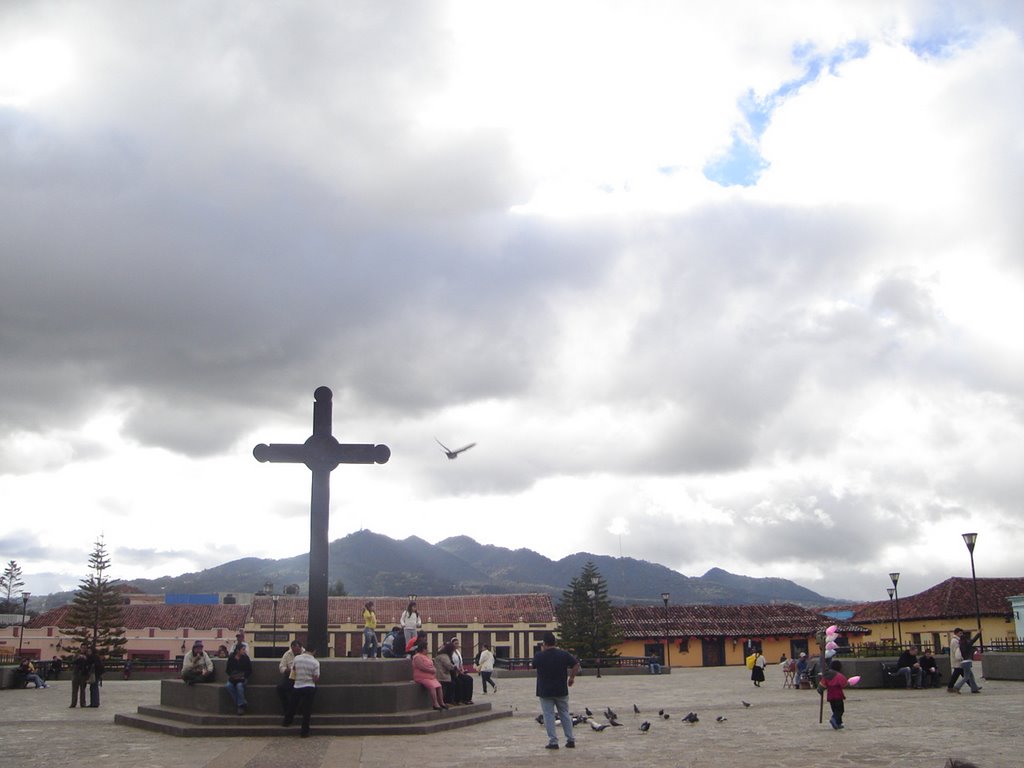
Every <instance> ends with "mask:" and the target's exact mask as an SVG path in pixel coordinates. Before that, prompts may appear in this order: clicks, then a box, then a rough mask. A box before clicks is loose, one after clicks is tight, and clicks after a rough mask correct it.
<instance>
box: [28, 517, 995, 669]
mask: <svg viewBox="0 0 1024 768" xmlns="http://www.w3.org/2000/svg"><path fill="white" fill-rule="evenodd" d="M963 536H964V544H966V545H967V551H968V552H970V553H971V583H972V584H973V585H974V617H975V618H976V619H977V621H978V648H979V649H983V648H984V646H985V641H984V640H982V639H981V606H980V604H979V603H978V576H977V574H975V572H974V545H975V543H977V541H978V534H976V533H965V534H964V535H963ZM22 623H24V622H22Z"/></svg>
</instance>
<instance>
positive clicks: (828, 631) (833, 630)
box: [825, 624, 839, 635]
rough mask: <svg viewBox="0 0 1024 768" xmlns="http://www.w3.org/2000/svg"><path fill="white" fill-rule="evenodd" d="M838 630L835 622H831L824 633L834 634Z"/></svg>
mask: <svg viewBox="0 0 1024 768" xmlns="http://www.w3.org/2000/svg"><path fill="white" fill-rule="evenodd" d="M838 631H839V628H838V627H837V626H836V625H835V624H833V625H832V626H831V627H829V628H828V629H826V630H825V634H826V635H834V634H835V633H836V632H838Z"/></svg>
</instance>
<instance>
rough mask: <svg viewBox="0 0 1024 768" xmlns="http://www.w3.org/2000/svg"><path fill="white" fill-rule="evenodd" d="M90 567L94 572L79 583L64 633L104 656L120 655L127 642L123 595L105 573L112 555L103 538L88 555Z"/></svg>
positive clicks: (63, 628) (62, 630)
mask: <svg viewBox="0 0 1024 768" xmlns="http://www.w3.org/2000/svg"><path fill="white" fill-rule="evenodd" d="M89 566H90V567H91V568H92V573H90V574H89V575H88V576H87V577H86V578H84V579H83V580H82V581H81V583H80V584H79V587H78V591H76V592H75V596H74V598H72V600H71V607H70V608H69V609H68V612H67V614H66V615H65V617H64V622H63V623H64V626H63V627H61V632H63V633H65V634H68V635H71V636H72V638H73V640H74V642H75V643H76V644H79V645H80V644H81V643H89V644H90V645H92V646H93V647H94V648H95V649H96V652H97V653H99V654H100V656H102V657H103V658H111V657H113V658H120V657H121V655H122V654H123V653H124V645H125V643H126V642H127V640H126V639H125V637H124V618H123V613H122V610H121V606H122V604H123V598H122V596H121V595H120V594H119V593H118V592H116V591H115V590H114V589H113V587H112V586H111V584H110V579H109V578H108V577H107V575H106V572H107V569H109V568H110V557H109V556H108V555H107V547H106V544H104V543H103V539H102V537H101V538H100V540H99V541H97V542H96V547H95V549H93V551H92V554H91V555H89Z"/></svg>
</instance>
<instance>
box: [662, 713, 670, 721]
mask: <svg viewBox="0 0 1024 768" xmlns="http://www.w3.org/2000/svg"><path fill="white" fill-rule="evenodd" d="M662 718H663V719H665V720H668V718H669V714H668V712H666V713H665V714H664V715H662Z"/></svg>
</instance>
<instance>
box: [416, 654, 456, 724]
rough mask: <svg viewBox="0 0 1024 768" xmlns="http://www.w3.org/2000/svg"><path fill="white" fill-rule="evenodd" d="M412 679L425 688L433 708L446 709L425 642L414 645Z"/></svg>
mask: <svg viewBox="0 0 1024 768" xmlns="http://www.w3.org/2000/svg"><path fill="white" fill-rule="evenodd" d="M412 679H413V681H414V682H417V683H419V684H420V685H422V686H423V687H424V688H426V689H427V693H429V694H430V702H431V704H433V707H434V709H448V705H447V704H445V703H444V698H443V696H442V693H441V683H439V682H438V680H437V670H436V669H435V668H434V661H433V659H431V658H430V655H429V654H428V653H427V644H426V643H420V644H419V645H417V646H416V649H415V653H414V654H413V657H412Z"/></svg>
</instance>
